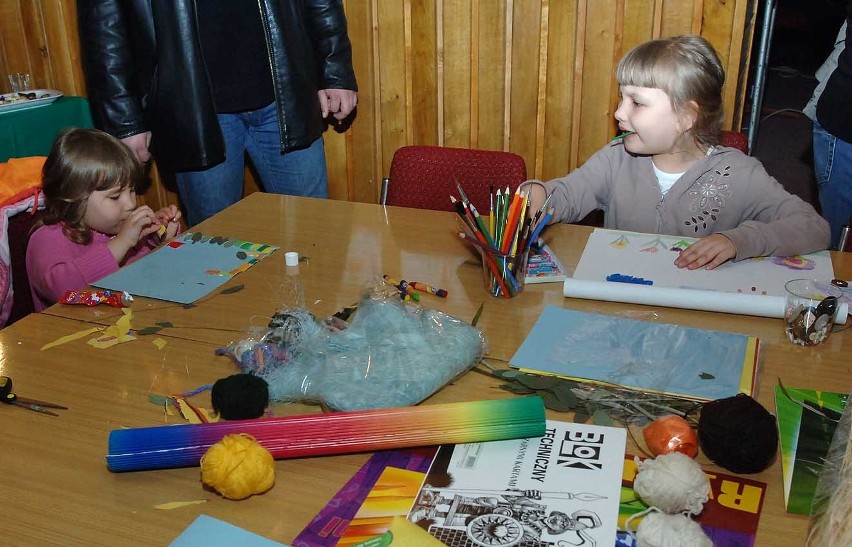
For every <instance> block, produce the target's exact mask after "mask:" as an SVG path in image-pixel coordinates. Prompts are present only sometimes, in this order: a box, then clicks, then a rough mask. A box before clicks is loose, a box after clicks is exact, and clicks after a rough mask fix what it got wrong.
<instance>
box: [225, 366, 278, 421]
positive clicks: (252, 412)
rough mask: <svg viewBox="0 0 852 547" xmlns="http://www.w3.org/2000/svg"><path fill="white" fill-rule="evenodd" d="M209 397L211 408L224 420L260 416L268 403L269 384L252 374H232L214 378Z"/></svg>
mask: <svg viewBox="0 0 852 547" xmlns="http://www.w3.org/2000/svg"><path fill="white" fill-rule="evenodd" d="M211 399H212V402H213V410H215V411H216V412H218V413H219V415H220V416H221V417H222V418H224V419H225V420H248V419H250V418H260V417H261V416H263V412H264V411H265V410H266V407H267V406H268V405H269V386H268V385H267V383H266V380H264V379H263V378H258V377H257V376H254V375H252V374H234V375H233V376H228V377H227V378H222V379H220V380H216V383H215V384H213V392H212V395H211Z"/></svg>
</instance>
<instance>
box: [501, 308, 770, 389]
mask: <svg viewBox="0 0 852 547" xmlns="http://www.w3.org/2000/svg"><path fill="white" fill-rule="evenodd" d="M757 345H758V341H757V339H756V338H753V337H749V336H745V335H742V334H733V333H726V332H718V331H711V330H704V329H694V328H689V327H681V326H679V325H668V324H664V323H652V322H649V321H637V320H634V319H626V318H623V317H614V316H609V315H600V314H595V313H586V312H579V311H575V310H570V309H566V308H559V307H556V306H547V307H546V308H545V309H544V310H543V311H542V313H541V315H540V316H539V318H538V321H537V322H536V324H535V325H534V326H533V328H532V331H530V333H529V335H528V336H527V337H526V339H525V340H524V342H523V343H522V344H521V347H520V348H518V351H517V352H516V353H515V355H514V356H513V357H512V359H511V360H510V361H509V364H510V365H511V366H513V367H517V368H520V369H524V370H528V371H530V372H535V371H539V372H544V373H548V374H555V375H559V376H567V377H571V378H579V379H587V380H593V381H600V382H607V383H611V384H618V385H621V386H625V387H629V388H636V389H642V390H646V391H656V392H664V393H669V394H673V395H679V396H684V397H689V398H694V399H702V400H714V399H721V398H724V397H730V396H733V395H736V394H737V393H739V392H744V393H748V394H749V395H751V391H752V389H753V379H754V366H755V359H756V356H757Z"/></svg>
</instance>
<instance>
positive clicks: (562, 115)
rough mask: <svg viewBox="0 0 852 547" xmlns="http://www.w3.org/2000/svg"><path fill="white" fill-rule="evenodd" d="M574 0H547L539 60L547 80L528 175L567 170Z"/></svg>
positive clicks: (573, 39) (568, 160)
mask: <svg viewBox="0 0 852 547" xmlns="http://www.w3.org/2000/svg"><path fill="white" fill-rule="evenodd" d="M576 25H577V0H550V2H549V6H548V9H547V28H548V32H547V44H546V52H547V56H546V59H543V60H542V68H543V69H544V71H545V73H546V76H547V80H546V85H545V86H544V89H543V90H540V92H543V94H544V101H543V104H541V103H540V104H539V107H540V108H543V112H542V115H541V116H540V118H541V119H542V122H543V123H542V125H541V126H540V127H541V129H540V131H539V133H538V142H537V146H536V155H535V160H536V162H535V164H532V165H530V164H528V165H527V171H528V172H529V173H530V175H533V174H535V173H540V174H542V175H543V176H546V175H544V174H545V173H562V174H565V173H567V172H568V171H569V168H570V167H569V166H570V158H571V156H570V153H569V151H570V149H571V145H572V136H571V119H572V115H573V97H574V92H573V90H574V83H575V78H574V60H575V58H576V49H575V48H576V33H575V32H574V29H575V28H576Z"/></svg>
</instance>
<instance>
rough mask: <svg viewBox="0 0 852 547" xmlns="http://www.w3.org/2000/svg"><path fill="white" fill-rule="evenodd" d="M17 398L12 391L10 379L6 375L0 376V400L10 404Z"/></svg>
mask: <svg viewBox="0 0 852 547" xmlns="http://www.w3.org/2000/svg"><path fill="white" fill-rule="evenodd" d="M17 398H18V397H17V395H15V394H14V393H13V392H12V379H11V378H9V377H8V376H0V400H2V401H3V402H4V403H6V404H10V405H11V404H13V403H14V402H15V400H16V399H17Z"/></svg>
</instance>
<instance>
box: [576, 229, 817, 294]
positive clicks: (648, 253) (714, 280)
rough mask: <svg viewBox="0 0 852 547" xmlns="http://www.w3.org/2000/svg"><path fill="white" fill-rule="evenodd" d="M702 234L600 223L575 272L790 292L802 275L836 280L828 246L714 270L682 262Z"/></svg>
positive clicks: (597, 276) (599, 276) (716, 288)
mask: <svg viewBox="0 0 852 547" xmlns="http://www.w3.org/2000/svg"><path fill="white" fill-rule="evenodd" d="M695 241H697V239H696V238H689V237H678V236H668V235H659V234H641V233H636V232H624V231H619V230H607V229H603V228H596V229H595V231H594V232H593V233H592V234H591V235H590V236H589V240H588V242H587V243H586V248H585V250H584V251H583V255H582V257H581V258H580V263H579V264H578V265H577V270H576V271H575V272H574V278H575V279H584V280H592V281H606V279H607V277H608V276H612V275H614V274H620V275H621V276H625V277H626V276H630V277H632V278H633V280H634V281H638V280H645V281H650V282H652V285H653V286H655V287H657V286H659V287H671V288H682V289H701V290H711V291H724V292H734V293H741V294H754V295H766V296H784V284H785V283H786V282H787V281H789V280H791V279H797V278H811V279H818V280H824V281H826V282H828V281H831V280H832V279H833V278H834V269H833V268H832V265H831V256H830V255H829V254H828V252H827V251H820V252H818V253H812V254H808V255H801V256H792V257H760V258H752V259H747V260H742V261H740V262H727V263H725V264H722V265H721V266H719V267H718V268H716V269H714V270H706V269H703V268H701V269H697V270H686V269H681V268H677V267H676V266H675V265H674V261H675V259H676V258H677V254H678V252H680V251H681V250H683V249H685V248H686V247H688V246H689V245H690V244H692V243H693V242H695Z"/></svg>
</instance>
